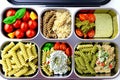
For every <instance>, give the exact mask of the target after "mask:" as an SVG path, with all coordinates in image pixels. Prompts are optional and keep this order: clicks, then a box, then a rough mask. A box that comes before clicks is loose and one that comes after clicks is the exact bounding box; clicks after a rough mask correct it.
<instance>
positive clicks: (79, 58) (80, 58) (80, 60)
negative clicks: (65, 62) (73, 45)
mask: <svg viewBox="0 0 120 80" xmlns="http://www.w3.org/2000/svg"><path fill="white" fill-rule="evenodd" d="M78 60H79V62H80V64H81V65H82V66H85V61H84V59H83V58H82V57H78Z"/></svg>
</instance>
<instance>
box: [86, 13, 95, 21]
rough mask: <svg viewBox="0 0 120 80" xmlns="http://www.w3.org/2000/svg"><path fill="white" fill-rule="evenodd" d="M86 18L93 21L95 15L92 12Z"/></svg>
mask: <svg viewBox="0 0 120 80" xmlns="http://www.w3.org/2000/svg"><path fill="white" fill-rule="evenodd" d="M88 20H89V21H90V22H91V23H93V22H95V20H96V18H95V15H94V14H88Z"/></svg>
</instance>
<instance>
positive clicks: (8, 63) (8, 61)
mask: <svg viewBox="0 0 120 80" xmlns="http://www.w3.org/2000/svg"><path fill="white" fill-rule="evenodd" d="M6 63H7V66H8V70H9V71H10V70H11V69H12V64H11V61H10V59H8V58H7V59H6Z"/></svg>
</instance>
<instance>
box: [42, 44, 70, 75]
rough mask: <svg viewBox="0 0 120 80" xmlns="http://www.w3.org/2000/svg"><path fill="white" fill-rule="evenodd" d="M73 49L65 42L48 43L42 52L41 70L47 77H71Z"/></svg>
mask: <svg viewBox="0 0 120 80" xmlns="http://www.w3.org/2000/svg"><path fill="white" fill-rule="evenodd" d="M71 57H72V51H71V47H70V46H69V45H68V44H67V43H63V42H56V43H53V42H47V43H45V44H44V45H43V47H42V50H41V59H42V60H41V69H42V73H43V74H44V75H45V76H55V75H56V76H57V75H63V76H65V75H69V74H70V72H71V62H72V60H71Z"/></svg>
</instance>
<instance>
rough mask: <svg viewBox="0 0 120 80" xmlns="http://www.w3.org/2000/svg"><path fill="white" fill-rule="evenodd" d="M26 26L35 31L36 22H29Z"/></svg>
mask: <svg viewBox="0 0 120 80" xmlns="http://www.w3.org/2000/svg"><path fill="white" fill-rule="evenodd" d="M28 26H29V28H30V29H36V27H37V22H36V21H34V20H29V22H28Z"/></svg>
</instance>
